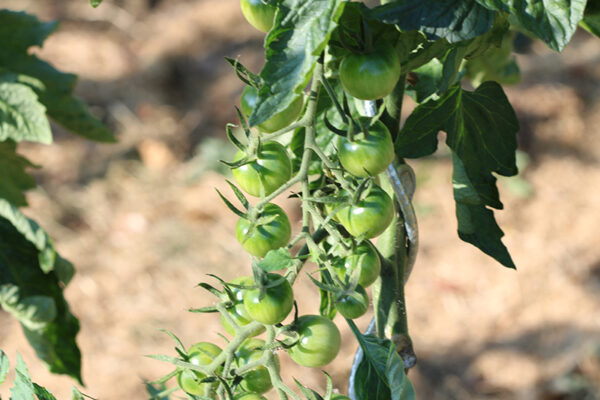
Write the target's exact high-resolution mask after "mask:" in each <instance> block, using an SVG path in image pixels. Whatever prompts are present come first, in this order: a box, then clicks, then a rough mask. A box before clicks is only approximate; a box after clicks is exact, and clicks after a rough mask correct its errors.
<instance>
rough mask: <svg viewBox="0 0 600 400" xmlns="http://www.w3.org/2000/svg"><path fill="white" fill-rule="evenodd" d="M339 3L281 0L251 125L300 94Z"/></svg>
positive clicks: (268, 40)
mask: <svg viewBox="0 0 600 400" xmlns="http://www.w3.org/2000/svg"><path fill="white" fill-rule="evenodd" d="M344 5H345V2H344V1H342V0H305V1H298V0H283V1H282V2H281V3H280V5H279V11H278V12H277V14H276V15H277V16H276V20H275V24H274V26H273V28H272V29H271V31H270V32H269V34H268V36H267V38H266V41H265V48H266V63H265V66H264V68H263V69H262V71H261V72H260V77H261V78H262V81H263V85H262V86H261V88H260V90H259V92H258V100H257V102H256V105H255V107H254V109H253V111H252V115H251V116H250V119H249V124H250V125H251V126H254V125H258V124H260V123H261V122H264V121H266V120H267V119H269V118H271V117H272V116H273V115H275V114H277V113H279V112H281V111H283V110H285V109H286V108H287V107H288V106H289V105H290V104H291V103H292V101H293V100H294V99H295V98H296V96H297V95H298V94H299V93H301V92H302V90H303V89H304V87H305V86H306V85H307V84H308V81H309V80H310V78H311V76H312V72H313V69H314V67H315V65H316V63H317V59H318V58H319V56H320V54H321V53H322V52H323V50H324V49H325V45H326V44H327V41H328V40H329V37H330V36H331V33H332V32H333V30H334V29H335V27H336V26H337V24H336V21H337V20H338V19H339V17H340V16H341V14H342V11H343V9H344Z"/></svg>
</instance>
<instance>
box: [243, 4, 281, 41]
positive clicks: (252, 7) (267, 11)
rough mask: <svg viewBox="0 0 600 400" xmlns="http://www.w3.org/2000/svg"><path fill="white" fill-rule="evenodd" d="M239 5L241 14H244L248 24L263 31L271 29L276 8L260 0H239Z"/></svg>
mask: <svg viewBox="0 0 600 400" xmlns="http://www.w3.org/2000/svg"><path fill="white" fill-rule="evenodd" d="M240 6H241V7H242V14H244V17H246V20H247V21H248V22H249V23H250V25H252V26H253V27H255V28H256V29H258V30H259V31H262V32H264V33H267V32H269V31H270V30H271V28H272V27H273V19H274V18H275V11H277V8H275V7H274V6H272V5H268V4H265V3H263V2H262V1H261V0H241V1H240Z"/></svg>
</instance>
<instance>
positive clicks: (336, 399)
mask: <svg viewBox="0 0 600 400" xmlns="http://www.w3.org/2000/svg"><path fill="white" fill-rule="evenodd" d="M331 400H350V397H348V396H344V395H343V394H334V395H333V396H331Z"/></svg>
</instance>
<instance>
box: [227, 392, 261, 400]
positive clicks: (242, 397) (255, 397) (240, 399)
mask: <svg viewBox="0 0 600 400" xmlns="http://www.w3.org/2000/svg"><path fill="white" fill-rule="evenodd" d="M234 400H267V399H266V398H265V397H264V396H261V395H260V394H257V393H239V394H236V395H235V397H234Z"/></svg>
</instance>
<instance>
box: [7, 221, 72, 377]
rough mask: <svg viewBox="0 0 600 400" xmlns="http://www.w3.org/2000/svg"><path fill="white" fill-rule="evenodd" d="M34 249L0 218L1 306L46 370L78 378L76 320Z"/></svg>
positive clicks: (54, 280)
mask: <svg viewBox="0 0 600 400" xmlns="http://www.w3.org/2000/svg"><path fill="white" fill-rule="evenodd" d="M38 254H39V251H38V249H37V248H36V247H35V246H34V244H33V243H32V242H31V241H29V240H28V239H27V238H26V237H25V236H24V235H23V234H22V233H21V232H20V231H19V230H17V228H16V227H15V226H14V225H13V223H12V222H11V221H9V220H8V219H6V218H2V217H0V305H2V308H4V309H6V310H7V311H9V312H12V313H13V314H15V316H16V317H17V318H19V321H20V322H21V325H22V328H23V331H24V333H25V336H26V337H27V339H28V340H29V342H30V344H31V346H32V347H33V348H34V350H35V351H36V353H37V355H38V357H40V358H41V359H42V360H43V361H44V362H45V363H46V364H47V365H48V367H49V369H50V371H51V372H54V373H61V374H68V375H71V376H73V377H74V378H76V379H78V380H79V381H80V382H81V375H80V371H81V355H80V352H79V348H78V347H77V344H76V342H75V336H76V335H77V332H78V331H79V322H78V321H77V319H76V318H75V317H74V316H73V315H72V314H71V313H70V311H69V307H68V304H67V302H66V301H65V299H64V297H63V292H62V288H61V283H60V281H59V278H58V276H57V275H56V273H55V272H54V271H49V272H47V273H44V271H42V267H41V266H40V259H39V257H38ZM52 314H54V318H50V317H52Z"/></svg>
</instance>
